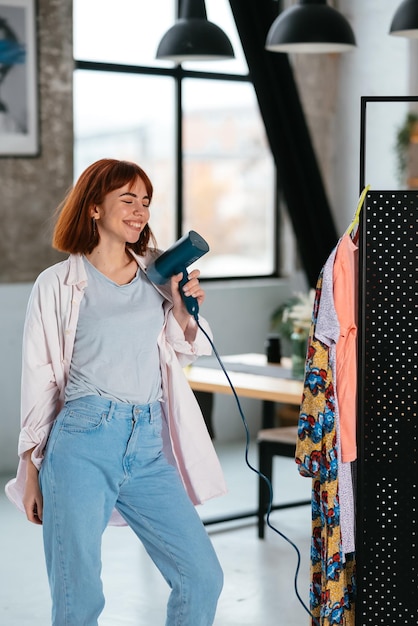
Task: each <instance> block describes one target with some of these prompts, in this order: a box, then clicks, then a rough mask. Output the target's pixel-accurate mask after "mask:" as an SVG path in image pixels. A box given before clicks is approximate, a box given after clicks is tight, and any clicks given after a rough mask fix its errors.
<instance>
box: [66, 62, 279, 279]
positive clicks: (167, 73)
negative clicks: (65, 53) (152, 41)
mask: <svg viewBox="0 0 418 626" xmlns="http://www.w3.org/2000/svg"><path fill="white" fill-rule="evenodd" d="M74 69H75V71H77V70H82V71H94V72H115V73H119V74H120V73H125V74H131V75H148V76H164V77H170V78H172V79H173V80H174V82H175V103H174V105H175V115H174V124H175V138H174V144H175V165H174V168H175V220H174V222H175V224H174V226H175V235H176V238H180V237H181V236H182V235H183V234H184V233H183V232H182V229H183V221H184V220H183V217H184V210H183V206H184V202H183V200H184V197H183V94H182V91H183V90H182V83H183V80H184V79H199V80H202V79H203V80H212V81H228V82H246V83H250V84H252V81H251V78H250V75H249V74H233V73H223V72H214V71H209V72H206V71H202V70H190V69H185V68H183V67H182V66H181V65H175V66H173V67H152V66H144V65H128V64H120V63H109V62H98V61H87V60H81V59H75V60H74ZM273 184H274V189H273V197H274V202H273V206H272V209H271V210H272V213H273V214H272V225H273V229H274V232H273V237H272V239H273V251H272V252H273V258H272V262H273V271H272V273H271V274H262V275H247V274H245V275H238V276H236V275H223V276H216V277H205V276H202V279H204V280H207V281H226V280H231V279H236V280H251V281H253V280H257V279H260V278H270V277H271V278H276V277H279V260H280V246H279V241H280V238H279V228H280V213H279V194H278V189H277V171H276V167H275V166H274V182H273Z"/></svg>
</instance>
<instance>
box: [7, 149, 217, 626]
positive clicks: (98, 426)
mask: <svg viewBox="0 0 418 626" xmlns="http://www.w3.org/2000/svg"><path fill="white" fill-rule="evenodd" d="M152 192H153V189H152V184H151V182H150V180H149V178H148V176H147V175H146V174H145V172H144V171H143V170H142V169H141V168H140V167H139V166H137V165H136V164H133V163H128V162H124V161H117V160H113V159H103V160H100V161H97V162H96V163H93V164H92V165H91V166H90V167H88V168H87V169H86V170H85V172H84V173H83V174H82V175H81V176H80V178H79V180H78V182H77V183H76V185H75V186H74V188H73V189H72V190H71V191H70V192H69V194H68V196H67V197H66V199H65V200H64V202H63V203H62V205H61V210H60V214H59V217H58V220H57V223H56V226H55V231H54V236H53V245H54V247H55V248H57V249H58V250H61V251H64V252H68V253H70V256H69V258H68V259H67V260H66V261H63V262H61V263H58V264H57V265H54V266H52V267H50V268H48V269H47V270H45V271H44V272H43V273H42V274H41V275H40V276H39V277H38V279H37V281H36V282H35V285H34V287H33V290H32V294H31V297H30V301H29V305H28V311H27V317H26V323H25V331H24V340H23V369H22V430H21V435H20V439H19V456H20V463H19V468H18V473H17V477H16V479H14V480H13V481H11V482H10V483H9V484H8V485H7V487H6V490H7V494H8V496H9V497H10V499H11V500H12V501H13V502H15V503H16V504H17V505H18V506H20V508H23V509H24V511H25V512H26V515H27V517H28V519H29V520H30V521H31V522H33V523H35V524H42V525H43V535H44V547H45V557H46V564H47V570H48V577H49V582H50V588H51V595H52V601H53V607H52V624H53V626H94V625H97V623H98V622H97V620H98V616H99V615H100V613H101V612H102V610H103V606H104V597H103V591H102V585H101V580H100V566H101V556H100V546H101V536H102V533H103V531H104V529H105V527H106V525H107V524H108V523H115V524H128V525H129V526H130V527H131V528H132V529H133V531H134V532H135V533H136V535H137V536H138V537H139V539H140V540H141V541H142V543H143V544H144V546H145V548H146V550H147V551H148V553H149V555H150V556H151V558H152V559H153V561H154V562H155V564H156V565H157V567H158V568H159V570H160V571H161V573H162V574H163V576H164V577H165V579H166V581H167V582H168V584H169V585H170V587H171V590H172V591H171V594H170V597H169V601H168V606H167V621H166V625H167V626H209V625H210V624H212V623H213V620H214V615H215V610H216V604H217V600H218V597H219V594H220V591H221V587H222V571H221V568H220V565H219V563H218V560H217V558H216V555H215V553H214V550H213V548H212V545H211V543H210V540H209V538H208V536H207V533H206V531H205V529H204V527H203V525H202V523H201V521H200V518H199V516H198V515H197V513H196V511H195V508H194V506H193V504H196V503H199V502H203V501H204V500H205V499H207V498H210V497H214V496H217V495H221V494H222V493H224V492H225V486H224V482H223V477H222V472H221V469H220V466H219V463H218V460H217V457H216V454H215V452H214V449H213V446H212V443H211V441H210V438H209V435H208V433H207V430H206V427H205V424H204V422H203V419H202V416H201V413H200V410H199V408H198V405H197V403H196V400H195V399H194V396H193V394H192V392H191V390H190V388H189V385H188V383H187V381H186V379H185V377H184V375H183V371H182V367H183V366H184V365H186V364H187V363H190V362H191V361H193V360H194V359H195V358H196V357H197V356H198V355H200V354H208V353H210V346H209V342H208V341H207V338H205V336H204V333H202V332H201V330H200V329H199V328H198V327H197V324H196V322H195V320H194V319H193V318H192V317H191V316H190V315H189V314H188V312H187V310H186V308H185V306H184V304H183V300H182V298H181V294H180V292H179V285H178V283H179V281H180V280H181V278H182V275H181V274H179V275H177V276H174V277H173V278H172V279H171V283H170V284H169V285H165V286H163V287H161V286H156V285H153V284H151V282H150V281H149V280H148V279H147V277H146V267H147V265H148V264H149V262H150V261H151V260H152V259H154V258H155V256H156V254H158V253H157V252H156V251H155V246H154V243H155V240H154V237H153V235H152V232H151V230H150V227H149V225H148V220H149V217H150V211H149V205H150V202H151V199H152ZM150 244H152V245H150ZM198 276H199V271H198V270H194V271H192V272H191V273H190V275H189V280H188V282H187V283H186V285H185V286H184V291H185V293H186V294H187V295H191V296H193V297H195V298H197V301H198V303H199V304H200V303H201V302H203V300H204V291H203V289H202V288H201V286H200V284H199V280H198ZM200 323H201V324H202V325H203V324H205V322H204V321H203V320H200ZM51 427H52V428H51ZM38 472H39V476H38Z"/></svg>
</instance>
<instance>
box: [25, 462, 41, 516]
mask: <svg viewBox="0 0 418 626" xmlns="http://www.w3.org/2000/svg"><path fill="white" fill-rule="evenodd" d="M23 506H24V507H25V511H26V517H27V518H28V520H29V521H30V522H32V523H33V524H42V508H43V498H42V494H41V490H40V487H39V481H38V470H37V468H36V467H35V465H34V464H33V463H32V461H31V458H30V453H29V454H28V456H27V472H26V484H25V491H24V494H23Z"/></svg>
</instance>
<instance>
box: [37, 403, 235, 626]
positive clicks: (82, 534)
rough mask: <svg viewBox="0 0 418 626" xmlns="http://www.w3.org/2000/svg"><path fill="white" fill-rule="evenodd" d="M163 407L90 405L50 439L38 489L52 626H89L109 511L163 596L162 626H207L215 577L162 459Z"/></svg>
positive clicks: (69, 410)
mask: <svg viewBox="0 0 418 626" xmlns="http://www.w3.org/2000/svg"><path fill="white" fill-rule="evenodd" d="M162 419H163V418H162V415H161V405H160V403H159V402H154V403H152V404H150V405H132V404H126V403H121V402H113V401H110V400H107V399H105V398H101V397H98V396H88V397H86V398H81V399H79V400H72V401H71V402H68V403H67V404H66V405H65V406H64V407H63V409H62V411H61V412H60V414H59V415H58V417H57V419H56V422H55V423H54V426H53V428H52V431H51V435H50V438H49V441H48V445H47V449H46V453H45V458H44V461H43V463H42V466H41V471H40V474H39V480H40V485H41V490H42V494H43V498H44V514H43V535H44V549H45V558H46V564H47V570H48V577H49V584H50V588H51V595H52V605H53V608H52V624H53V626H97V619H98V617H99V615H100V613H101V612H102V610H103V607H104V596H103V590H102V583H101V578H100V574H101V540H102V533H103V531H104V530H105V528H106V526H107V524H108V521H109V518H110V515H111V512H112V510H113V509H114V508H116V509H117V510H118V511H119V513H120V514H121V515H122V516H123V518H124V519H125V520H126V522H127V523H128V524H129V526H130V527H131V528H132V529H133V531H134V532H135V534H136V535H137V536H138V538H139V539H140V540H141V542H142V543H143V545H144V546H145V548H146V550H147V552H148V554H149V555H150V557H151V558H152V560H153V561H154V563H155V564H156V566H157V567H158V569H159V570H160V572H161V573H162V575H163V576H164V578H165V580H166V581H167V583H168V585H169V586H170V588H171V593H170V597H169V601H168V605H167V621H166V626H210V625H211V624H213V620H214V616H215V611H216V605H217V601H218V598H219V595H220V592H221V589H222V584H223V575H222V570H221V567H220V565H219V562H218V559H217V557H216V554H215V551H214V549H213V547H212V544H211V542H210V539H209V537H208V535H207V533H206V530H205V528H204V526H203V524H202V522H201V520H200V518H199V516H198V514H197V512H196V510H195V508H194V506H193V504H192V503H191V501H190V499H189V497H188V496H187V494H186V491H185V489H184V486H183V483H182V481H181V479H180V477H179V474H178V472H177V469H175V468H174V467H173V466H172V465H170V464H169V463H168V462H167V460H166V458H165V456H164V454H163V453H162V436H161V431H162Z"/></svg>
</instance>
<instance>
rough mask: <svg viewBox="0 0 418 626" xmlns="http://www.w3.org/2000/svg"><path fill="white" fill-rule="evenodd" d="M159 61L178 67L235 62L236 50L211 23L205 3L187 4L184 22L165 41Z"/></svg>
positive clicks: (185, 1) (200, 0) (187, 1)
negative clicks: (230, 60)
mask: <svg viewBox="0 0 418 626" xmlns="http://www.w3.org/2000/svg"><path fill="white" fill-rule="evenodd" d="M156 56H157V59H167V60H170V61H174V62H175V63H182V62H183V61H214V60H221V59H233V58H234V50H233V48H232V45H231V42H230V41H229V39H228V37H227V36H226V35H225V33H224V32H223V30H221V29H220V28H219V26H216V24H213V22H209V21H208V19H207V15H206V7H205V3H204V0H183V2H182V9H181V14H180V19H178V20H177V21H176V23H175V24H174V26H172V27H171V28H170V29H169V30H168V31H167V32H166V34H165V35H164V36H163V38H162V39H161V41H160V43H159V46H158V49H157V55H156Z"/></svg>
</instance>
